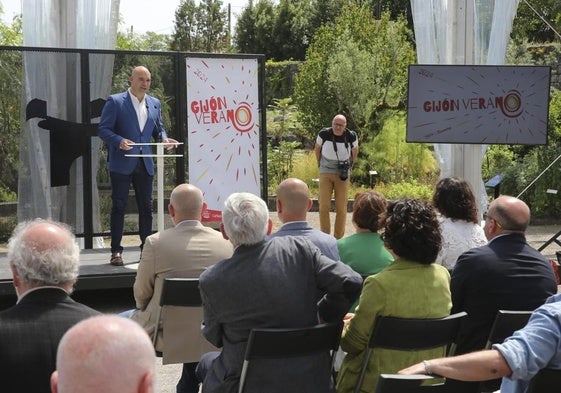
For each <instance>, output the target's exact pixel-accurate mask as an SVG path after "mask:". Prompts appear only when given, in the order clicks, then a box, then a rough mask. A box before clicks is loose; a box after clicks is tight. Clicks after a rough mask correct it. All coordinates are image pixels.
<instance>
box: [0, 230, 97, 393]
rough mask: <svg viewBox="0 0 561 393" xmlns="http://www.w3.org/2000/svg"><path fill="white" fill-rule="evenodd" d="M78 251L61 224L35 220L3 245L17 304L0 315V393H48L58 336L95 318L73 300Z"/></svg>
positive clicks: (87, 309)
mask: <svg viewBox="0 0 561 393" xmlns="http://www.w3.org/2000/svg"><path fill="white" fill-rule="evenodd" d="M79 255H80V250H79V248H78V245H77V244H76V241H75V238H74V235H72V233H71V232H70V231H69V230H68V229H67V228H66V227H65V226H63V225H62V224H60V223H57V222H53V221H46V220H35V221H31V222H24V223H21V224H19V225H18V226H17V227H16V229H15V230H14V233H13V235H12V237H11V238H10V241H9V244H8V261H9V263H10V269H11V270H12V275H13V280H14V287H15V290H16V293H17V295H18V301H17V304H16V305H15V306H13V307H11V308H9V309H7V310H4V311H2V312H0V369H1V370H2V375H4V376H5V378H3V380H2V382H1V388H0V390H1V391H2V392H3V393H21V392H33V393H43V392H44V393H48V392H50V389H49V386H50V382H49V381H50V376H51V373H52V372H53V371H54V370H55V364H56V351H57V346H58V343H59V341H60V339H61V337H62V335H63V334H64V333H65V332H66V331H67V330H68V329H69V328H70V327H72V326H73V325H74V324H76V323H77V322H79V321H81V320H82V319H85V318H88V317H90V316H93V315H98V314H99V313H98V312H97V311H95V310H93V309H91V308H89V307H86V306H84V305H83V304H80V303H77V302H75V301H74V300H72V299H71V298H70V296H69V294H70V293H71V292H72V287H73V285H74V283H75V282H76V278H77V277H78V269H79V266H80V261H79Z"/></svg>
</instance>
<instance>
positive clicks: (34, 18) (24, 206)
mask: <svg viewBox="0 0 561 393" xmlns="http://www.w3.org/2000/svg"><path fill="white" fill-rule="evenodd" d="M119 1H120V0H22V11H23V42H24V45H25V46H33V47H52V48H79V49H115V42H116V38H117V25H118V17H119ZM24 72H25V79H24V85H25V91H24V97H23V100H22V102H23V105H26V104H27V103H29V102H30V101H31V100H32V99H39V100H43V101H45V102H46V103H47V115H48V116H50V117H53V118H57V119H61V120H67V121H71V122H77V123H81V122H82V111H81V101H80V97H81V80H80V57H79V55H78V54H74V53H60V52H59V53H53V52H25V54H24ZM112 74H113V56H109V55H93V56H91V57H90V82H91V83H90V97H91V100H92V101H93V100H95V99H96V98H103V99H105V98H106V97H107V95H108V94H109V90H110V87H111V78H112ZM93 120H94V122H95V119H93ZM21 121H22V124H23V126H22V136H21V143H20V171H19V185H18V188H19V189H18V200H19V204H18V220H20V221H21V220H24V219H32V218H36V217H42V218H51V219H54V220H58V221H62V222H65V223H67V224H69V225H71V226H72V227H73V228H74V230H75V231H76V232H83V230H84V222H83V211H84V206H83V199H82V194H83V192H82V190H83V179H82V158H78V159H77V160H76V161H74V163H73V165H72V167H71V170H70V185H69V186H59V187H51V184H50V178H51V171H50V150H49V149H50V145H49V143H50V140H49V131H47V130H45V129H42V128H40V127H38V123H39V121H41V119H40V118H33V119H30V120H29V121H26V119H25V107H24V108H22V120H21ZM91 142H92V178H93V179H94V185H93V186H92V188H93V192H94V194H93V206H94V211H93V218H94V232H100V231H101V225H100V221H99V197H98V194H97V187H96V186H95V178H96V174H97V170H98V161H99V150H100V142H99V138H96V137H93V138H91ZM94 246H97V247H102V246H103V241H102V239H101V238H98V239H96V241H95V242H94Z"/></svg>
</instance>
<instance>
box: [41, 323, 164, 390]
mask: <svg viewBox="0 0 561 393" xmlns="http://www.w3.org/2000/svg"><path fill="white" fill-rule="evenodd" d="M155 360H156V359H155V355H154V348H153V346H152V342H151V341H150V338H149V337H148V335H147V333H146V332H145V331H144V329H142V328H141V327H140V325H138V324H137V323H136V322H134V321H132V320H130V319H127V318H124V317H121V316H117V315H101V316H96V317H92V318H89V319H86V320H84V321H82V322H79V323H78V324H76V325H74V327H72V328H71V329H70V330H68V331H67V332H66V334H65V335H64V336H63V338H62V340H61V341H60V344H59V346H58V351H57V361H56V364H57V371H55V372H54V373H53V375H52V377H51V388H52V391H53V392H54V393H70V392H80V393H90V392H92V393H93V392H104V393H113V392H114V393H138V392H144V393H146V392H152V391H153V379H154V373H155Z"/></svg>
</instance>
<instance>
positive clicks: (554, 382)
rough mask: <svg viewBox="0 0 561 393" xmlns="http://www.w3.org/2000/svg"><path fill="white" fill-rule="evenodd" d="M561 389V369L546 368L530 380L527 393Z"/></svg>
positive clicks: (546, 392)
mask: <svg viewBox="0 0 561 393" xmlns="http://www.w3.org/2000/svg"><path fill="white" fill-rule="evenodd" d="M560 391H561V370H554V369H552V368H544V369H542V370H540V371H539V372H538V373H537V374H536V375H535V376H534V378H532V379H531V380H530V384H529V386H528V390H527V391H526V393H558V392H560Z"/></svg>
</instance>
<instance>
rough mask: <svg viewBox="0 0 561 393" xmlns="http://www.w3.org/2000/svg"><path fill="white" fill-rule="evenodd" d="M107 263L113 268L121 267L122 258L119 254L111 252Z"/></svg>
mask: <svg viewBox="0 0 561 393" xmlns="http://www.w3.org/2000/svg"><path fill="white" fill-rule="evenodd" d="M109 263H110V264H111V265H113V266H123V257H122V256H121V253H120V252H112V253H111V259H110V260H109Z"/></svg>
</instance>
